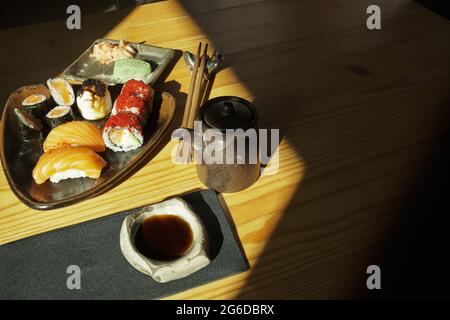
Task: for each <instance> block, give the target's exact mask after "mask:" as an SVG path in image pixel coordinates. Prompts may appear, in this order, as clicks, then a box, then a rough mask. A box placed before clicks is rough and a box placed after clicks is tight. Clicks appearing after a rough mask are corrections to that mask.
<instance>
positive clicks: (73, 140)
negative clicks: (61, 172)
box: [43, 121, 105, 152]
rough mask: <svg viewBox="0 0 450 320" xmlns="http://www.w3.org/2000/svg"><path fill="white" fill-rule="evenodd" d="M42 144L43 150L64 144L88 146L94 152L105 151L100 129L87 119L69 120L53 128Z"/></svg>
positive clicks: (64, 145) (56, 147)
mask: <svg viewBox="0 0 450 320" xmlns="http://www.w3.org/2000/svg"><path fill="white" fill-rule="evenodd" d="M43 146H44V152H46V151H48V150H52V149H59V148H62V147H66V146H72V147H89V148H91V149H92V150H94V151H95V152H103V151H105V143H104V142H103V138H102V132H101V130H100V129H99V128H97V127H96V126H95V125H94V124H92V123H90V122H87V121H70V122H66V123H64V124H62V125H60V126H57V127H55V128H53V129H52V130H51V131H50V133H49V134H48V135H47V138H46V139H45V141H44V145H43Z"/></svg>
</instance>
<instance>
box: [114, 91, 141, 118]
mask: <svg viewBox="0 0 450 320" xmlns="http://www.w3.org/2000/svg"><path fill="white" fill-rule="evenodd" d="M146 107H147V104H146V103H145V101H144V100H142V99H141V98H138V97H136V96H134V95H130V94H127V93H126V92H123V93H121V94H120V95H119V96H118V97H117V99H116V102H115V106H114V110H113V114H117V113H121V112H131V113H134V114H135V115H138V116H141V117H143V118H145V116H146V112H147V110H146Z"/></svg>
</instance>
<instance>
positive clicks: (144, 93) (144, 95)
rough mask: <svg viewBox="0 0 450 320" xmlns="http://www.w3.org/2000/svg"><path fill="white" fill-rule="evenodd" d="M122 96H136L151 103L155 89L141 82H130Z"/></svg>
mask: <svg viewBox="0 0 450 320" xmlns="http://www.w3.org/2000/svg"><path fill="white" fill-rule="evenodd" d="M121 94H125V95H134V96H136V97H138V98H141V99H142V100H144V101H145V102H147V103H149V102H151V100H152V99H153V94H154V92H153V89H152V88H151V87H150V86H149V85H148V84H145V83H143V82H142V81H139V80H128V81H127V82H126V83H125V84H124V85H123V87H122V91H121Z"/></svg>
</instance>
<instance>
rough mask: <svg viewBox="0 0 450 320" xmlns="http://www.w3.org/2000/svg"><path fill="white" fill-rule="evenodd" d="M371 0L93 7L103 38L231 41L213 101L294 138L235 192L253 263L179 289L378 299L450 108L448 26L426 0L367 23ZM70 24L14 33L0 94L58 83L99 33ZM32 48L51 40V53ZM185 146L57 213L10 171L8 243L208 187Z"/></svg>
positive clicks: (184, 80)
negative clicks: (16, 189) (368, 291)
mask: <svg viewBox="0 0 450 320" xmlns="http://www.w3.org/2000/svg"><path fill="white" fill-rule="evenodd" d="M369 4H372V3H371V2H370V1H365V0H364V1H360V0H346V1H343V0H334V1H327V2H321V1H294V0H286V1H270V0H260V1H258V0H255V1H240V0H233V1H224V0H215V1H208V3H207V4H205V2H201V1H181V2H179V1H167V2H160V3H155V4H150V5H145V6H141V7H138V8H136V9H135V10H133V11H132V12H125V13H124V12H118V13H116V14H117V15H118V16H119V17H120V18H117V17H113V16H114V14H108V17H109V18H110V20H109V22H108V19H102V17H104V16H102V15H99V16H90V17H87V18H86V28H89V29H90V30H93V31H92V34H89V30H87V29H85V30H83V31H82V32H83V34H85V36H83V37H82V38H83V39H84V40H83V41H84V42H86V40H85V39H86V38H90V37H92V36H96V37H100V36H104V34H102V35H99V34H98V33H101V31H103V30H105V29H107V28H108V27H109V25H110V24H111V21H114V24H113V25H111V29H108V30H105V33H107V34H106V36H107V37H110V38H116V39H120V38H126V39H127V40H130V41H143V40H145V41H147V42H148V43H151V44H154V45H157V46H163V47H171V48H175V49H180V50H189V51H191V52H195V50H196V47H197V44H198V42H199V41H202V42H208V43H210V44H211V45H212V47H214V48H219V49H220V50H221V52H223V53H224V55H225V59H226V60H225V61H226V64H227V66H228V68H227V69H225V70H223V71H221V72H220V73H219V74H218V75H217V77H216V79H215V81H214V87H213V90H212V92H211V97H215V96H220V95H238V96H242V97H244V98H247V99H250V100H252V101H254V103H255V104H256V105H257V107H258V110H259V113H260V116H261V127H268V128H280V129H281V131H282V134H283V141H282V143H281V145H280V148H279V152H280V162H281V163H280V171H279V173H278V174H277V175H272V176H263V177H262V178H261V179H260V180H259V181H258V182H257V183H256V184H255V185H254V186H252V187H251V188H249V189H247V190H245V191H242V192H239V193H235V194H225V195H224V198H225V201H226V202H227V205H228V207H229V209H230V212H231V215H232V217H233V220H234V223H235V224H236V228H237V232H238V234H239V237H240V239H241V241H242V243H243V247H244V249H245V252H246V255H247V257H248V259H249V261H250V264H251V266H252V268H251V270H250V271H249V272H246V273H243V274H239V275H236V276H233V277H229V278H226V279H223V280H220V281H216V282H214V283H211V284H207V285H204V286H201V287H198V288H194V289H192V290H189V291H186V292H182V293H179V294H177V295H175V296H172V297H170V298H183V299H185V298H186V299H224V298H225V299H227V298H355V297H360V296H363V295H364V294H365V291H364V287H363V286H364V284H365V276H366V274H365V268H366V267H367V266H368V265H370V264H374V263H375V264H376V263H377V262H378V261H380V259H381V257H382V255H383V253H384V252H385V251H386V249H385V248H386V247H387V246H388V243H389V241H391V240H392V237H393V235H395V234H396V232H397V228H398V227H399V226H400V225H402V224H403V222H404V220H405V217H406V216H407V214H405V208H407V207H408V206H409V204H410V199H412V198H414V197H416V195H417V192H418V190H419V189H418V188H416V186H417V185H420V181H422V180H421V179H422V178H423V176H424V175H426V172H428V171H427V170H428V169H427V168H428V166H429V160H430V157H431V156H432V155H433V154H434V153H435V150H436V148H437V146H439V143H440V141H441V140H442V139H443V137H445V134H446V128H447V126H448V123H449V119H450V108H449V107H450V98H449V87H450V60H449V56H450V41H449V40H450V32H449V28H448V21H446V20H445V19H443V18H441V17H440V16H438V15H437V14H435V13H433V12H431V11H429V10H427V9H425V8H423V7H421V6H420V5H418V4H417V3H415V2H413V1H408V0H401V1H395V2H392V1H388V0H380V1H378V3H377V4H378V5H379V6H380V7H381V8H382V30H379V31H369V30H367V28H366V27H365V19H366V14H365V10H366V8H367V6H368V5H369ZM94 21H95V22H98V24H99V25H100V26H97V27H96V26H94ZM91 28H92V29H91ZM61 29H62V27H61V26H60V22H53V23H47V24H42V25H37V26H33V27H24V28H18V29H11V30H0V36H1V37H2V38H3V37H8V38H11V39H14V40H13V42H14V47H15V48H16V49H17V50H15V51H16V52H15V54H14V55H15V56H13V55H12V54H11V53H6V52H2V53H1V55H0V58H1V61H8V65H7V67H6V70H5V69H3V68H2V70H1V71H0V92H1V94H2V95H4V94H5V92H6V90H9V89H10V87H9V86H10V85H14V86H17V87H18V86H21V85H24V84H27V83H29V82H30V81H28V80H29V79H30V78H33V80H34V79H41V80H40V81H44V80H45V79H46V77H48V76H50V75H51V73H52V72H55V70H62V69H63V68H64V67H65V66H66V65H68V64H69V63H70V62H71V60H72V59H73V58H75V57H76V56H77V55H78V54H79V53H81V52H82V51H84V49H85V47H87V45H88V44H86V45H85V46H82V45H83V43H82V42H83V41H80V40H77V39H78V38H77V35H75V34H70V35H69V40H64V39H63V40H61V38H60V36H61V35H65V34H66V33H67V31H63V30H61ZM31 35H33V36H34V38H35V40H32V41H31V40H30V39H31ZM38 35H39V37H38ZM38 38H39V39H44V40H37V39H38ZM18 39H21V40H23V39H25V40H30V42H27V41H19V40H18ZM89 40H90V39H89ZM49 43H51V46H49ZM80 44H81V45H80ZM89 44H90V43H89ZM29 45H33V46H35V47H36V48H37V50H36V52H37V51H39V50H38V49H39V48H45V50H44V51H41V52H42V53H36V56H35V60H36V61H37V62H38V63H37V64H36V63H32V62H30V52H29V51H27V50H26V48H27V47H28V46H29ZM69 51H70V54H69V53H68V52H69ZM33 52H34V51H33ZM36 61H35V62H36ZM189 78H190V73H189V71H188V69H187V68H186V66H185V65H184V62H183V61H182V60H180V61H179V62H178V63H177V64H176V65H175V67H174V69H173V70H172V72H171V73H170V74H169V75H168V77H167V79H166V80H165V83H163V84H160V85H159V87H158V88H157V90H165V91H168V92H170V93H172V94H174V96H176V97H178V98H179V99H180V101H178V104H179V105H184V102H185V101H184V99H185V95H183V94H180V92H181V93H186V92H187V91H188V87H189ZM33 82H34V81H33ZM175 146H176V143H175V142H171V143H169V144H168V145H167V146H166V147H165V148H164V149H163V150H162V151H161V152H160V153H159V154H158V155H157V156H156V157H155V158H154V159H153V160H152V161H151V162H150V163H148V164H147V165H146V166H144V167H143V168H142V169H140V170H139V171H138V172H137V173H136V174H134V175H133V176H132V177H131V178H130V179H129V180H127V181H125V182H124V183H122V184H121V185H119V186H117V187H116V188H114V189H113V190H111V191H109V192H107V193H106V194H104V195H102V196H99V197H97V198H95V199H91V200H88V201H86V202H83V203H80V204H77V205H74V206H71V207H68V208H65V209H58V210H54V211H49V212H38V211H33V210H30V209H28V208H27V207H25V206H24V205H23V204H21V203H20V202H19V201H18V200H17V199H16V198H15V197H14V195H13V194H12V192H11V190H10V189H9V187H8V185H7V183H6V180H5V177H4V175H3V174H0V199H1V201H0V243H7V242H10V241H14V240H17V239H20V238H23V237H27V236H30V235H33V234H37V233H41V232H44V231H47V230H52V229H56V228H60V227H62V226H66V225H71V224H75V223H79V222H81V221H86V220H90V219H94V218H97V217H101V216H105V215H109V214H113V213H115V212H118V211H120V210H126V209H129V208H133V207H136V206H140V205H144V204H148V203H151V202H154V201H159V200H162V199H164V198H167V197H170V196H172V195H176V194H179V193H184V192H187V191H189V190H193V189H197V188H202V187H203V186H202V185H201V184H200V182H199V181H198V180H197V178H196V173H195V168H194V167H193V166H192V165H174V164H172V162H171V161H170V153H171V150H172V148H174V147H175Z"/></svg>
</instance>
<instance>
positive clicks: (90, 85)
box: [77, 79, 112, 120]
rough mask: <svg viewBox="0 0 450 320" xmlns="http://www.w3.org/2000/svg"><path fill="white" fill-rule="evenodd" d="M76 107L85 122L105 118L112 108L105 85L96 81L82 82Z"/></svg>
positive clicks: (109, 95)
mask: <svg viewBox="0 0 450 320" xmlns="http://www.w3.org/2000/svg"><path fill="white" fill-rule="evenodd" d="M77 105H78V109H79V110H80V113H81V115H82V116H83V118H85V119H87V120H99V119H103V118H104V117H106V116H107V115H108V114H109V113H110V112H111V108H112V102H111V94H110V93H109V90H108V86H107V85H106V83H104V82H103V81H101V80H97V79H87V80H84V81H83V84H82V86H81V89H80V90H79V91H78V94H77Z"/></svg>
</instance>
